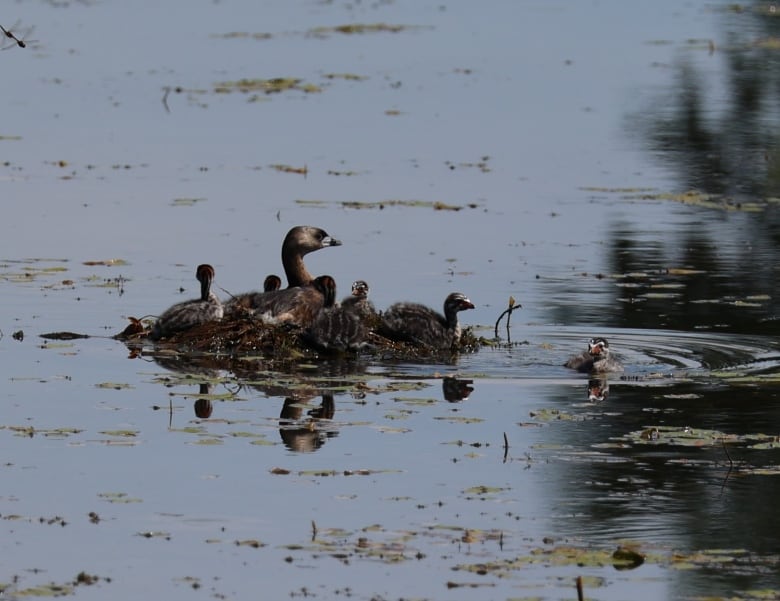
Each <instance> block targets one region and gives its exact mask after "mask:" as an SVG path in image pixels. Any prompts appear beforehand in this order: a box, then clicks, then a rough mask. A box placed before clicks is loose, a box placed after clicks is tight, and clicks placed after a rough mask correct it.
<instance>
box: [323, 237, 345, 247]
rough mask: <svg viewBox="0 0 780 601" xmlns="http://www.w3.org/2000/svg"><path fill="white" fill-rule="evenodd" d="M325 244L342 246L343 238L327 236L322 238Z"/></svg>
mask: <svg viewBox="0 0 780 601" xmlns="http://www.w3.org/2000/svg"><path fill="white" fill-rule="evenodd" d="M322 245H323V246H341V240H336V239H335V238H334V237H333V236H325V237H324V238H323V239H322Z"/></svg>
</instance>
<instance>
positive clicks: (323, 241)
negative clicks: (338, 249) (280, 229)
mask: <svg viewBox="0 0 780 601" xmlns="http://www.w3.org/2000/svg"><path fill="white" fill-rule="evenodd" d="M326 246H341V240H336V238H334V237H333V236H331V235H330V234H329V233H328V232H326V231H325V230H323V229H322V228H319V227H314V226H312V225H296V226H295V227H294V228H292V229H291V230H290V231H289V232H287V235H286V236H285V237H284V242H283V243H282V255H283V256H284V250H285V249H286V248H294V249H296V250H297V251H298V254H300V255H301V256H303V255H306V254H308V253H310V252H314V251H315V250H319V249H321V248H325V247H326Z"/></svg>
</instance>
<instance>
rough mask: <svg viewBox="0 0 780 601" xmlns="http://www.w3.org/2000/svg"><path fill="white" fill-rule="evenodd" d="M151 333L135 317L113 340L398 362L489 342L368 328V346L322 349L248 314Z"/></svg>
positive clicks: (295, 331)
mask: <svg viewBox="0 0 780 601" xmlns="http://www.w3.org/2000/svg"><path fill="white" fill-rule="evenodd" d="M150 331H151V330H150V328H149V327H147V326H146V325H145V324H144V322H142V321H141V320H138V319H135V318H133V317H131V318H130V325H128V326H127V327H126V328H125V329H124V330H123V331H122V332H121V333H119V334H117V335H116V336H114V338H115V339H117V340H122V341H124V342H126V343H128V344H139V343H140V344H147V343H151V344H154V345H155V346H157V347H159V348H166V349H171V350H176V351H178V352H180V353H188V352H191V353H209V354H212V353H213V354H221V355H262V356H266V357H271V358H275V359H296V358H301V357H317V356H334V355H335V356H339V355H341V356H344V355H347V356H350V355H351V356H354V355H358V354H359V355H361V356H363V355H367V356H375V357H379V358H382V359H395V360H422V359H431V358H438V359H442V358H446V357H451V356H453V355H455V354H458V353H472V352H475V351H477V350H478V349H479V347H481V346H485V345H487V344H488V342H487V341H486V340H484V339H483V338H481V337H480V338H478V337H476V336H474V334H473V333H472V332H471V329H470V328H465V329H464V331H463V333H462V334H461V337H460V341H459V343H458V344H457V345H455V346H453V348H451V349H447V350H442V349H434V348H430V347H419V346H414V345H411V344H407V343H403V342H395V341H393V340H389V339H388V338H385V337H383V336H380V335H379V334H377V333H376V332H374V331H369V332H368V334H367V336H366V340H365V345H364V346H363V347H361V349H360V350H359V351H339V350H330V349H329V350H323V349H318V348H315V347H314V346H312V345H311V344H310V343H309V342H308V341H307V340H306V337H305V336H304V334H305V331H304V330H302V329H301V328H298V327H294V326H289V325H272V324H267V323H263V322H260V321H258V320H254V319H252V318H249V317H247V318H238V319H233V320H230V321H213V322H209V323H204V324H201V325H198V326H195V327H193V328H190V329H189V330H186V331H183V332H178V333H176V334H174V335H173V336H171V337H169V338H165V339H162V340H158V341H154V342H152V341H151V339H150V338H149V334H150Z"/></svg>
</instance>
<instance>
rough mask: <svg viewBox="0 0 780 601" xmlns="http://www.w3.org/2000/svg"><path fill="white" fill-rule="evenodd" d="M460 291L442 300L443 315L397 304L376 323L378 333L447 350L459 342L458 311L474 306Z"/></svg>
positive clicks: (429, 310) (414, 304)
mask: <svg viewBox="0 0 780 601" xmlns="http://www.w3.org/2000/svg"><path fill="white" fill-rule="evenodd" d="M473 308H474V303H472V302H471V301H470V300H469V299H468V298H466V296H465V295H463V294H461V293H460V292H453V293H452V294H450V295H449V296H448V297H447V298H446V299H445V300H444V315H441V314H440V313H437V312H436V311H434V310H433V309H430V308H428V307H426V306H425V305H420V304H417V303H396V304H394V305H391V306H390V307H389V308H388V309H387V311H385V312H384V313H383V314H382V315H381V317H380V322H379V333H380V334H381V335H382V336H384V337H386V338H389V339H390V340H396V341H400V342H409V343H411V344H415V345H417V346H427V347H433V348H436V349H448V348H451V347H452V346H453V345H454V344H456V343H457V342H459V341H460V323H459V322H458V312H459V311H463V310H465V309H473Z"/></svg>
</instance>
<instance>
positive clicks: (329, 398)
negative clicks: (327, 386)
mask: <svg viewBox="0 0 780 601" xmlns="http://www.w3.org/2000/svg"><path fill="white" fill-rule="evenodd" d="M311 398H313V397H310V398H307V399H301V398H295V397H287V398H285V399H284V405H282V412H281V413H280V414H279V436H280V437H281V439H282V442H283V443H284V446H286V447H287V448H288V449H290V450H291V451H294V452H296V453H313V452H314V451H316V450H317V449H319V448H320V447H321V446H322V445H324V444H325V442H326V441H327V440H328V438H333V437H335V436H338V432H336V431H333V430H324V429H323V428H322V425H323V424H322V421H321V420H330V419H332V418H333V414H334V413H335V411H336V405H335V403H334V402H333V395H332V394H331V393H327V392H323V393H322V402H321V403H320V405H319V406H317V407H312V408H311V409H309V410H308V411H306V414H305V415H304V409H305V408H306V407H304V404H306V403H308V401H309V400H310V399H311Z"/></svg>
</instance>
